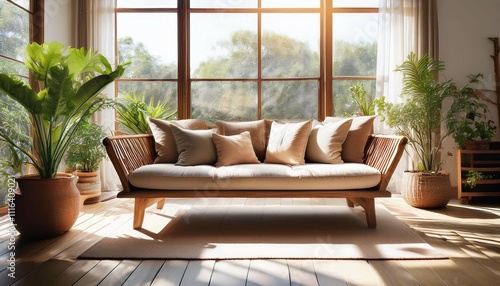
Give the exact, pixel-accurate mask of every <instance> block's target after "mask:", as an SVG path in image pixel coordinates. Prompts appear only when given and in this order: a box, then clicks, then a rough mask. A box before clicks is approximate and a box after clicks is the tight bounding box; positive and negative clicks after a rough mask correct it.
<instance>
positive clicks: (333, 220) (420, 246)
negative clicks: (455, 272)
mask: <svg viewBox="0 0 500 286" xmlns="http://www.w3.org/2000/svg"><path fill="white" fill-rule="evenodd" d="M376 211H377V223H378V225H377V228H375V229H369V228H368V227H367V226H366V222H365V220H364V213H363V212H362V211H359V210H357V211H356V210H353V209H350V208H348V207H347V206H324V205H321V206H315V205H307V206H294V205H285V206H203V207H197V206H192V207H191V208H189V209H186V210H182V211H180V212H178V213H177V214H175V215H174V216H172V217H168V216H166V215H161V214H160V215H156V217H157V218H154V217H155V215H151V214H147V215H146V220H152V219H158V220H159V221H158V223H162V226H163V225H165V227H164V228H163V229H161V230H160V231H159V232H156V233H155V232H150V231H148V230H146V227H144V228H145V229H142V230H133V229H132V226H131V225H130V226H128V225H127V228H124V229H125V230H124V231H122V232H121V233H114V234H113V236H110V237H104V238H102V239H101V240H100V241H98V242H97V243H96V244H95V245H93V246H92V247H90V248H89V249H88V250H87V251H85V252H84V253H83V254H81V255H80V256H79V257H78V258H79V259H98V260H106V259H141V260H143V259H165V260H169V259H189V260H203V259H353V260H357V259H363V260H373V259H387V260H389V259H400V260H402V259H445V258H447V257H445V256H443V255H442V254H441V253H439V252H438V251H436V250H435V249H434V248H433V247H432V246H430V245H429V244H427V243H426V242H425V241H424V240H423V239H422V238H420V237H419V236H418V235H417V234H416V233H414V232H413V231H412V230H411V229H410V228H409V227H408V226H406V225H405V224H404V223H402V222H400V221H399V220H398V219H397V218H396V217H394V216H393V215H392V214H391V213H390V212H389V211H388V210H387V209H386V208H385V207H384V206H383V205H380V204H378V205H377V208H376ZM149 223H150V225H151V221H149Z"/></svg>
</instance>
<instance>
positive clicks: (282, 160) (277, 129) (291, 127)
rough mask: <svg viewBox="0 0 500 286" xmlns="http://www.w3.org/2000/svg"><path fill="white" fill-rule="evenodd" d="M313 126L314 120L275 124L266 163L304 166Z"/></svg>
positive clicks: (272, 127)
mask: <svg viewBox="0 0 500 286" xmlns="http://www.w3.org/2000/svg"><path fill="white" fill-rule="evenodd" d="M311 126H312V120H309V121H305V122H298V123H278V122H273V123H272V125H271V133H270V134H269V143H268V145H267V151H266V159H265V160H264V162H265V163H278V164H287V165H292V166H293V165H302V164H304V163H305V162H304V155H305V152H306V146H307V140H308V138H309V134H310V133H311Z"/></svg>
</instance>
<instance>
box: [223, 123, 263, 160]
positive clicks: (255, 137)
mask: <svg viewBox="0 0 500 286" xmlns="http://www.w3.org/2000/svg"><path fill="white" fill-rule="evenodd" d="M215 124H216V125H217V133H219V134H221V135H238V134H241V133H242V132H244V131H248V132H250V137H251V139H252V146H253V149H254V150H255V154H256V155H257V157H258V158H259V160H260V161H261V162H262V161H264V157H265V156H266V121H265V120H257V121H243V122H227V121H217V122H216V123H215Z"/></svg>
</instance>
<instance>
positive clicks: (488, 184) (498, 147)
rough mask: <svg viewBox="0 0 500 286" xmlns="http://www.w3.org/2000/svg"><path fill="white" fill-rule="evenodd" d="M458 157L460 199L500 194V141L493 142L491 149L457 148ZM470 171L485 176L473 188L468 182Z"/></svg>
mask: <svg viewBox="0 0 500 286" xmlns="http://www.w3.org/2000/svg"><path fill="white" fill-rule="evenodd" d="M456 158H457V180H458V181H457V187H458V198H459V199H462V198H466V199H469V200H470V199H471V198H472V197H485V196H500V141H494V142H491V144H490V149H489V150H457V154H456ZM469 171H475V172H480V173H481V175H483V177H484V178H483V179H481V180H476V182H475V183H476V186H475V187H473V188H472V187H471V186H470V184H469V183H468V182H467V178H468V175H469Z"/></svg>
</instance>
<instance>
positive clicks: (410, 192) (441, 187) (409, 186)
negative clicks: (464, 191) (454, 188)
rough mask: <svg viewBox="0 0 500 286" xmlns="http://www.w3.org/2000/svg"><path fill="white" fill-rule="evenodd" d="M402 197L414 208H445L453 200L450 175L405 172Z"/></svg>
mask: <svg viewBox="0 0 500 286" xmlns="http://www.w3.org/2000/svg"><path fill="white" fill-rule="evenodd" d="M401 195H402V196H403V198H404V200H405V201H406V202H407V203H408V204H409V205H411V206H413V207H417V208H429V209H434V208H443V207H445V206H446V205H447V204H448V202H449V201H450V199H451V182H450V175H449V174H448V173H439V174H428V173H423V172H419V171H405V172H404V176H403V188H402V192H401Z"/></svg>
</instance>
